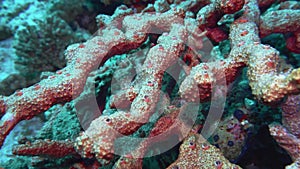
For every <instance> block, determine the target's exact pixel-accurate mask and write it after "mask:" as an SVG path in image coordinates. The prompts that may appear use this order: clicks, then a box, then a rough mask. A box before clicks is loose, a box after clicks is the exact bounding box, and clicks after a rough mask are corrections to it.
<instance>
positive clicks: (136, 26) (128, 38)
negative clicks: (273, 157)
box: [0, 0, 300, 169]
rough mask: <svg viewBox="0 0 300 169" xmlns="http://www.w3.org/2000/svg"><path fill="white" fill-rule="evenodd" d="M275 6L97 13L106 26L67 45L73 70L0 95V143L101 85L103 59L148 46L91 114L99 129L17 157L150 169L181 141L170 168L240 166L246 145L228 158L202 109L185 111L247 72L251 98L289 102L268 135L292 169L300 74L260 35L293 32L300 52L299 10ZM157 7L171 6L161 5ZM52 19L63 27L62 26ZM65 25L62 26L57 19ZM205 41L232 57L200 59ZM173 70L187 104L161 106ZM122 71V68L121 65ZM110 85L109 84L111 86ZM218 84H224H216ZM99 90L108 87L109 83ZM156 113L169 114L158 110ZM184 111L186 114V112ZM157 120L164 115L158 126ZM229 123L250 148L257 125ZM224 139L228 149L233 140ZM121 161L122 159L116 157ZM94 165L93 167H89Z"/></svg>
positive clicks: (38, 143) (241, 2)
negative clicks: (156, 153)
mask: <svg viewBox="0 0 300 169" xmlns="http://www.w3.org/2000/svg"><path fill="white" fill-rule="evenodd" d="M273 3H275V2H274V1H270V3H266V2H265V3H262V1H256V0H211V1H207V0H197V1H196V0H193V1H175V2H173V1H157V2H155V3H154V5H153V4H150V3H149V4H148V6H147V7H146V8H144V9H143V10H142V11H135V10H137V9H135V10H134V9H132V8H128V7H126V6H125V5H122V6H119V7H118V8H117V9H116V12H115V13H114V14H113V15H112V16H108V15H99V16H97V22H98V26H99V30H98V31H97V32H96V34H95V35H94V36H93V37H92V38H91V39H89V40H87V41H86V42H83V43H77V44H73V45H70V46H68V48H67V49H66V50H65V59H66V66H65V67H63V68H61V69H60V70H57V71H56V72H55V73H54V74H53V75H50V76H48V77H46V78H45V79H42V80H41V81H40V82H38V83H36V84H34V85H32V86H30V87H27V88H23V89H21V90H17V91H15V93H13V94H12V95H10V96H0V116H1V121H0V145H1V146H2V145H3V143H4V140H5V138H6V137H7V136H8V134H9V133H10V132H11V131H12V130H13V128H14V127H15V126H16V125H17V124H18V123H20V122H21V121H23V120H29V119H32V118H33V117H35V116H38V115H40V114H42V113H44V112H45V111H47V110H48V109H50V108H51V107H53V106H55V105H57V104H65V103H68V102H71V101H75V100H83V99H84V98H86V97H87V95H86V93H85V92H86V86H85V85H86V84H87V83H90V82H91V81H94V82H95V81H96V80H95V79H92V78H91V77H92V76H94V75H95V73H97V72H98V73H99V72H100V71H99V70H98V71H97V69H98V68H99V67H100V68H101V67H102V68H103V69H102V70H101V71H102V73H103V72H105V71H109V68H105V62H107V61H108V60H109V59H111V58H112V57H113V56H115V55H121V54H124V53H126V54H130V52H136V53H137V55H139V54H140V55H144V53H143V52H141V49H142V48H143V45H148V46H149V48H148V50H147V52H146V56H145V58H143V59H141V64H140V65H139V67H138V68H137V70H136V71H137V72H136V73H137V75H136V76H135V77H134V78H133V79H132V81H130V82H128V83H124V84H122V87H121V89H120V90H119V91H118V92H116V93H113V94H112V96H111V97H110V99H107V98H105V99H103V98H102V100H101V102H102V101H103V102H105V101H107V102H109V103H101V104H102V105H101V106H102V107H101V106H99V107H101V110H100V113H99V114H101V115H100V116H97V117H93V118H92V119H91V123H90V124H89V125H87V126H84V127H83V128H84V129H85V131H82V132H81V133H80V134H79V135H78V136H76V138H72V139H69V140H35V141H32V142H27V143H26V144H21V145H18V146H16V147H15V148H14V154H17V155H38V156H46V157H48V158H58V157H65V156H67V155H70V156H73V157H74V158H76V159H80V160H78V162H77V163H73V166H70V167H71V168H92V167H97V168H98V167H103V166H105V165H108V164H110V163H113V162H115V163H114V168H120V169H121V168H136V169H138V168H142V166H143V157H144V156H145V155H146V154H147V151H148V149H149V147H151V146H152V144H154V143H155V142H159V141H161V140H165V139H167V138H170V137H171V135H176V136H177V139H178V143H179V142H181V141H182V143H181V146H180V149H179V155H178V158H177V160H176V161H175V162H173V163H172V164H171V163H170V164H169V167H168V168H170V169H176V168H217V169H221V168H231V169H236V168H240V166H238V165H236V164H233V163H232V162H233V161H234V159H235V158H236V156H238V155H239V154H240V153H239V151H241V149H242V148H237V149H235V151H236V153H237V155H236V154H234V155H232V154H230V155H228V153H226V152H225V153H224V155H223V154H222V151H226V150H225V149H226V148H223V147H224V146H221V147H219V148H220V149H221V150H219V149H218V148H217V147H215V146H214V145H212V144H211V143H209V142H208V141H207V139H208V138H206V135H205V134H204V135H203V136H202V135H201V132H205V131H203V130H204V129H206V128H205V124H203V123H202V122H199V121H197V118H198V117H197V114H198V111H199V110H196V111H194V110H186V109H185V108H186V107H189V106H191V105H194V107H199V105H201V103H202V102H206V101H210V100H212V101H216V100H218V99H221V98H222V96H224V95H225V96H226V91H227V89H228V88H229V87H228V86H229V85H230V84H232V83H233V82H234V81H235V80H236V79H237V78H238V77H239V76H240V71H241V70H242V69H243V68H247V70H246V71H247V77H248V80H249V85H250V87H251V90H252V94H253V96H254V98H256V99H257V100H258V101H259V102H261V103H264V104H267V105H273V106H276V105H277V104H278V103H281V102H282V101H285V100H284V99H285V97H288V99H287V101H286V102H285V105H283V106H282V109H283V119H284V122H283V125H284V127H286V129H285V128H284V127H282V126H280V125H275V126H271V127H270V131H271V132H270V133H271V135H273V136H274V138H275V140H276V141H277V142H278V143H279V144H280V145H282V146H283V147H284V148H285V149H286V150H287V151H288V152H289V154H290V156H291V157H292V159H293V160H294V161H296V162H295V163H293V165H298V163H297V161H299V154H300V151H299V132H298V129H299V122H298V119H299V117H298V114H299V98H298V97H297V98H295V96H294V95H295V94H299V93H300V68H292V67H288V68H285V69H284V68H283V67H282V65H281V64H280V62H279V60H280V52H279V51H278V50H277V49H275V48H274V47H272V46H270V45H267V44H263V43H262V42H261V38H262V37H265V36H268V35H270V34H272V33H286V32H291V35H290V37H288V38H287V39H286V41H287V44H286V45H287V48H288V49H290V50H291V51H292V52H295V53H300V52H299V51H300V50H299V49H300V47H299V44H298V39H299V38H298V36H299V29H300V27H299V23H300V21H299V18H300V17H299V14H300V10H298V9H280V10H277V11H266V12H264V14H263V15H261V12H262V11H264V10H265V9H267V8H268V7H270V6H271V5H272V4H273ZM107 4H108V2H107ZM157 4H163V5H164V6H163V7H162V6H160V7H161V8H158V7H157ZM260 8H261V9H260ZM224 15H226V16H231V17H233V18H234V21H233V22H232V23H231V25H230V28H229V29H227V30H226V27H224V25H220V24H219V21H220V20H221V19H222V18H223V16H224ZM282 18H285V19H286V20H288V22H287V21H286V20H282ZM49 22H50V21H49ZM51 22H52V21H51ZM53 22H55V23H56V21H55V20H53ZM57 22H58V23H63V22H60V21H59V18H58V21H57ZM66 29H69V28H67V27H66ZM206 39H210V40H211V41H213V43H221V42H222V41H224V40H226V39H229V41H230V50H229V53H228V55H227V56H221V58H217V57H216V56H212V57H211V58H205V57H207V56H205V55H203V56H200V54H199V53H200V51H201V50H205V40H206ZM290 41H293V42H295V43H291V42H290ZM60 52H61V51H60ZM139 52H141V53H139ZM198 52H199V53H198ZM201 57H203V58H201ZM181 59H182V60H183V61H182V60H181ZM202 59H203V60H202ZM135 64H136V63H135ZM103 65H104V66H103ZM174 65H177V66H178V67H179V65H181V66H182V68H181V69H182V70H181V72H180V71H179V72H177V74H176V73H175V74H176V76H178V79H180V80H181V81H182V82H181V83H180V84H177V85H178V86H175V85H174V86H175V87H174V86H173V87H172V88H173V89H174V90H172V89H170V90H171V92H170V93H172V94H173V93H174V91H176V92H175V93H176V94H177V97H178V98H179V101H178V102H176V99H174V98H164V102H163V106H162V105H159V102H160V101H161V97H162V96H161V90H162V87H163V85H164V83H165V78H166V77H165V74H166V73H168V71H169V70H168V68H172V66H174ZM119 66H120V67H122V65H121V64H120V65H119ZM124 67H125V66H123V69H124V70H125V68H124ZM120 69H122V68H120ZM129 69H130V68H127V70H129ZM183 74H184V75H183ZM95 77H97V78H98V79H99V78H100V77H99V76H95ZM118 77H121V76H118ZM104 78H105V77H104ZM100 79H101V78H100ZM103 83H105V84H106V83H108V82H107V81H106V80H103ZM216 84H219V86H217V87H215V85H216ZM227 85H228V86H227ZM99 86H100V87H103V86H104V84H99ZM166 88H168V87H166ZM175 88H176V89H177V90H175ZM111 90H112V89H111ZM98 92H99V93H97V94H98V95H100V96H103V95H101V92H103V91H101V90H100V91H98ZM108 95H109V94H108ZM216 95H217V97H215V96H216ZM103 97H105V96H103ZM295 100H296V101H295ZM99 102H100V101H99ZM216 103H218V102H216ZM219 106H221V105H219ZM157 107H160V108H161V109H160V110H159V113H157ZM103 109H105V110H103ZM111 109H114V110H117V111H110V110H111ZM182 112H183V114H184V116H181V115H180V114H181V113H182ZM87 114H88V112H87ZM87 114H86V116H88V115H87ZM80 115H82V116H85V114H80ZM154 116H158V117H157V118H156V119H155V120H153V118H154ZM228 117H230V118H231V117H232V121H234V123H236V124H237V128H238V129H237V130H239V131H233V132H239V133H233V134H232V133H231V134H232V135H230V137H228V138H230V139H232V138H231V136H232V137H234V136H238V137H239V138H238V139H240V140H238V141H239V143H238V144H237V145H235V146H241V147H242V146H243V145H244V144H245V142H244V141H245V139H246V137H247V136H246V135H247V132H248V130H247V129H248V128H247V127H248V126H247V125H249V126H250V125H251V124H250V123H248V121H247V120H245V118H244V117H243V118H239V117H235V118H236V119H234V117H233V116H228ZM228 117H226V118H224V119H222V122H221V123H220V124H221V125H220V126H221V127H223V128H222V129H218V130H216V133H218V132H220V133H221V134H220V136H221V135H222V132H228V130H229V129H228V128H225V129H224V126H226V124H225V123H228V121H230V120H228ZM230 118H229V119H230ZM239 120H240V121H239ZM148 123H153V127H151V129H148V133H147V134H148V135H147V134H145V135H147V136H145V138H147V139H145V140H144V141H141V142H139V144H137V145H136V147H135V148H136V149H134V150H133V151H132V152H131V153H127V154H118V152H116V151H117V146H116V144H115V142H116V141H117V140H119V139H120V138H122V137H124V136H131V135H134V134H136V132H137V131H139V129H141V128H142V127H144V126H145V125H147V124H148ZM190 123H191V124H190ZM194 123H196V124H194ZM215 124H217V122H212V125H211V126H215ZM203 126H204V127H203ZM193 127H194V128H193ZM202 127H203V128H202ZM243 127H245V128H243ZM199 129H200V130H199ZM201 129H202V130H201ZM230 129H231V128H230ZM229 132H230V131H229ZM289 132H291V133H289ZM199 133H200V134H199ZM210 134H213V133H210ZM223 134H224V133H223ZM227 134H228V133H227ZM234 134H236V135H234ZM159 135H163V136H164V137H160V139H157V140H154V141H152V142H150V141H149V140H148V139H150V140H151V138H152V137H156V136H159ZM224 135H226V134H224ZM221 139H226V138H221ZM225 142H226V143H228V144H229V142H228V140H226V141H225ZM223 143H224V142H223ZM231 143H232V142H230V146H231ZM286 143H288V144H286ZM287 145H288V146H289V145H291V146H289V147H287ZM174 146H175V145H174ZM291 147H297V148H296V149H291ZM115 155H119V156H122V157H121V158H119V159H118V160H117V161H116V160H115V157H116V156H115ZM231 155H232V156H231ZM86 159H90V160H92V162H89V163H85V162H84V161H85V160H86ZM229 160H231V161H229ZM298 168H299V166H298Z"/></svg>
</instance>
